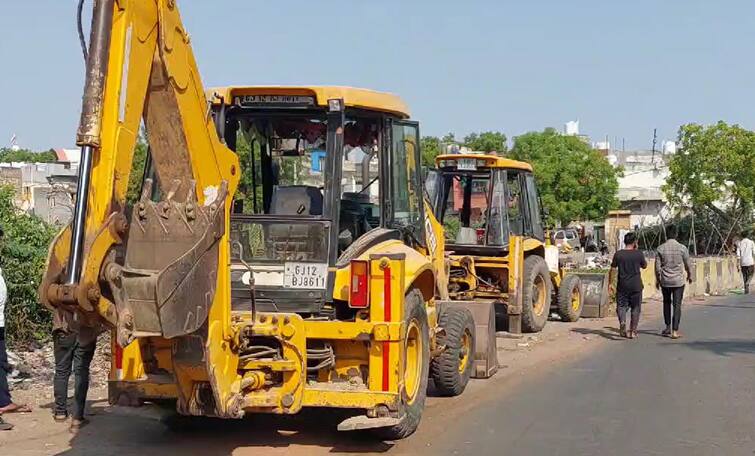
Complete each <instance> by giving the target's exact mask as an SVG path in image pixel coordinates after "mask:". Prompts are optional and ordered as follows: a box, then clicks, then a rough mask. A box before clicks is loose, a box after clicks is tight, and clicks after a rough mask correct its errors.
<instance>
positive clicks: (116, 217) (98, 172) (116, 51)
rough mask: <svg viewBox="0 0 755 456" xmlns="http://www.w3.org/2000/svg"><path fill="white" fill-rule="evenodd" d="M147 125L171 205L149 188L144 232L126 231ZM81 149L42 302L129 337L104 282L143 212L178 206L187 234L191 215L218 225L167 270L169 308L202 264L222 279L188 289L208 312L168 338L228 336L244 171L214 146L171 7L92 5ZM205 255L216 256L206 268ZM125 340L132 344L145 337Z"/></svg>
mask: <svg viewBox="0 0 755 456" xmlns="http://www.w3.org/2000/svg"><path fill="white" fill-rule="evenodd" d="M142 121H143V122H144V126H145V128H146V131H147V135H148V141H149V146H150V155H151V160H152V163H153V167H154V169H155V171H156V176H157V181H158V183H159V184H160V186H161V191H162V194H163V197H164V198H165V199H164V201H163V202H161V203H159V204H154V203H152V202H151V201H150V196H151V195H149V194H148V192H145V194H144V195H143V197H142V200H141V201H140V202H139V203H138V204H137V206H136V207H135V208H134V213H135V214H137V215H135V216H134V217H132V219H133V220H136V221H138V223H139V227H138V228H139V229H137V228H134V227H130V226H129V225H130V223H129V218H127V214H126V212H125V210H126V192H127V188H128V181H129V174H130V171H131V167H132V159H133V151H134V146H135V142H136V138H137V135H138V132H139V128H140V124H141V122H142ZM77 145H78V146H80V147H81V151H82V156H81V157H82V158H81V162H80V168H79V180H78V188H77V198H76V206H75V211H74V212H75V213H74V218H73V220H72V222H71V224H70V225H69V226H67V227H66V228H65V229H64V230H63V231H62V232H61V233H60V234H59V235H58V236H57V237H56V238H55V240H54V241H53V244H52V245H51V247H50V252H49V256H48V262H47V269H46V271H45V274H44V277H43V280H42V283H41V285H40V290H39V291H40V293H39V295H40V300H41V301H42V302H43V303H44V304H45V305H47V306H48V307H50V308H59V309H63V310H65V311H72V312H75V313H76V314H77V315H78V316H79V317H81V318H82V319H83V321H84V322H86V323H94V322H95V321H98V320H99V322H102V321H104V322H105V323H107V324H108V325H110V326H111V327H119V329H123V328H125V330H127V329H128V326H129V322H128V321H124V320H125V319H126V317H127V316H126V315H124V312H123V311H122V308H121V307H119V306H118V305H117V302H116V301H117V299H114V296H113V295H114V294H115V292H114V291H113V290H111V289H110V287H108V286H107V284H108V283H116V282H117V281H116V279H117V277H115V275H117V273H118V272H119V271H118V270H117V268H116V267H112V268H110V267H109V266H110V265H111V264H113V263H114V262H115V261H114V260H115V256H116V249H115V247H118V246H122V245H123V244H124V243H126V241H127V239H128V238H130V237H133V236H134V234H133V232H134V231H139V232H146V231H145V230H146V228H145V226H146V222H143V221H139V220H142V218H141V215H144V216H145V218H146V217H148V216H149V214H148V213H150V214H151V213H152V212H155V213H157V211H163V212H164V213H162V212H161V213H160V214H158V215H161V216H163V217H164V219H167V215H168V214H169V213H170V211H175V210H178V209H180V210H181V211H183V212H181V214H180V217H178V219H179V221H183V222H185V225H186V226H188V227H189V232H191V230H192V220H194V219H200V220H206V224H207V226H209V227H211V228H212V229H210V228H207V233H206V235H205V236H203V237H202V236H199V235H196V237H197V239H199V240H197V242H196V243H195V244H196V245H195V246H194V247H193V248H192V249H187V251H186V252H179V253H180V255H179V257H180V258H179V260H176V261H175V262H174V263H172V264H170V265H168V266H165V268H164V269H165V270H166V271H168V272H169V273H170V274H167V275H166V277H168V278H172V279H173V280H174V281H175V283H170V284H168V285H170V286H168V285H166V284H165V283H163V284H162V285H161V284H160V283H159V282H158V284H157V294H158V295H159V294H160V293H163V294H165V295H166V296H165V297H164V298H165V299H164V301H165V302H168V301H170V299H171V298H173V300H174V301H175V299H176V298H177V297H181V296H185V295H186V291H185V290H183V291H182V286H183V285H185V284H184V283H183V282H182V281H183V280H184V278H185V277H186V276H189V277H192V275H191V274H194V276H197V275H201V274H202V271H201V270H199V269H198V268H197V266H196V265H198V264H199V265H203V264H208V262H209V263H211V264H212V265H214V271H213V272H215V274H216V277H214V280H212V282H213V283H211V284H209V285H208V286H207V287H205V288H206V289H205V290H197V289H194V290H192V291H193V292H194V293H196V294H199V295H200V296H201V295H202V293H203V292H204V297H205V301H208V303H209V305H208V309H206V312H205V313H203V312H201V311H197V312H194V314H192V315H193V318H194V320H195V321H191V322H179V327H178V329H175V328H174V329H172V330H171V334H168V335H166V334H162V335H163V336H165V337H168V336H176V335H181V333H188V332H190V331H191V330H195V329H196V327H197V326H200V325H202V324H204V323H205V321H206V322H207V325H208V327H209V328H210V329H209V332H210V333H211V334H214V336H212V337H218V338H219V339H226V340H227V339H228V338H229V337H230V296H229V294H230V290H229V285H228V284H229V277H228V274H229V270H228V268H227V267H224V266H226V265H227V264H229V262H230V261H229V248H228V245H229V244H228V231H229V214H230V207H231V197H232V195H233V193H234V192H235V189H236V186H237V183H238V175H239V172H238V170H239V163H238V158H237V157H236V155H235V154H234V153H233V152H232V151H231V150H230V149H228V148H226V147H225V146H224V145H223V144H222V143H221V142H220V140H219V138H218V135H217V132H216V129H215V126H214V123H213V120H212V118H211V117H210V115H209V108H208V103H207V100H206V98H205V92H204V89H203V87H202V82H201V78H200V76H199V71H198V69H197V65H196V62H195V60H194V55H193V52H192V49H191V46H190V40H189V35H188V34H187V32H186V30H185V29H184V27H183V24H182V22H181V18H180V15H179V11H178V7H177V5H176V2H175V0H94V12H93V17H92V29H91V37H90V42H89V58H88V61H87V69H86V83H85V88H84V96H83V104H82V115H81V121H80V124H79V129H78V133H77ZM145 214H146V215H145ZM155 218H156V219H157V221H156V222H155V223H158V224H160V223H162V224H163V228H164V229H165V231H166V233H165V235H164V236H163V237H162V238H161V239H162V241H164V242H169V241H171V238H170V236H171V234H170V232H169V230H168V229H167V228H166V225H165V223H163V221H161V219H160V218H159V217H155ZM134 223H136V222H134ZM203 227H204V225H203ZM202 242H204V244H202ZM210 254H211V255H210ZM208 255H210V256H214V258H210V259H209V260H208V258H207V257H208ZM194 257H196V258H194ZM192 261H193V263H192ZM189 267H192V268H193V269H191V270H189V269H188V268H189ZM171 268H172V269H171ZM171 274H172V275H171ZM204 275H205V276H206V275H207V274H204ZM211 277H212V275H211ZM114 281H116V282H114ZM164 282H165V281H164ZM182 293H183V294H182ZM161 311H165V312H169V311H170V308H167V307H166V308H163V309H161ZM131 317H133V316H128V318H131ZM183 317H185V316H184V315H176V318H183ZM86 323H85V324H86ZM161 323H162V322H161ZM180 325H184V326H183V328H185V330H182V329H181V328H182V327H181V326H180ZM120 336H121V335H120V334H119V341H120V342H122V344H124V345H125V343H127V342H130V340H132V339H133V338H134V337H137V336H138V334H131V335H130V337H123V338H121V337H120Z"/></svg>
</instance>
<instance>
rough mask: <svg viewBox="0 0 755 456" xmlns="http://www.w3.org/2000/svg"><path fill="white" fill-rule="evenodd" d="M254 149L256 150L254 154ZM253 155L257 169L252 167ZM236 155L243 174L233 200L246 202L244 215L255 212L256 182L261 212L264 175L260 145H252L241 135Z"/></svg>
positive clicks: (238, 139) (258, 205)
mask: <svg viewBox="0 0 755 456" xmlns="http://www.w3.org/2000/svg"><path fill="white" fill-rule="evenodd" d="M252 148H254V151H253V152H252ZM252 153H253V154H254V162H255V163H256V164H257V166H256V167H254V166H252ZM236 154H238V156H239V162H240V164H241V170H242V172H241V177H240V178H239V188H238V190H237V191H236V194H235V195H234V196H233V198H234V200H237V201H238V200H242V201H244V203H243V204H244V213H252V212H253V211H254V192H253V191H252V190H253V188H254V186H253V185H252V182H254V183H256V184H257V185H256V187H257V208H258V210H260V211H261V210H262V175H261V174H260V160H261V151H260V147H259V144H258V143H257V142H255V143H254V144H250V143H249V141H248V140H247V138H246V136H245V135H242V134H239V135H237V136H236Z"/></svg>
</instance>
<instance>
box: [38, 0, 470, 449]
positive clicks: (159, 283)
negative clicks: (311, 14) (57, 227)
mask: <svg viewBox="0 0 755 456" xmlns="http://www.w3.org/2000/svg"><path fill="white" fill-rule="evenodd" d="M88 49H89V52H88V54H89V55H88V59H87V72H86V83H85V90H84V97H83V109H82V116H81V121H80V125H79V130H78V134H77V144H78V145H79V146H80V147H81V151H82V158H81V167H80V174H79V180H78V190H77V199H76V205H75V214H74V217H73V220H72V222H71V224H70V225H69V226H68V227H66V229H65V230H63V231H62V232H61V233H60V234H59V235H58V236H57V238H56V239H55V240H54V243H53V245H52V246H51V248H50V254H49V259H48V264H47V269H46V273H45V276H44V278H43V283H42V284H41V286H40V299H41V300H42V302H44V303H45V304H46V305H47V306H49V307H50V308H53V309H58V310H61V311H66V312H72V313H74V315H75V316H76V319H77V320H79V321H80V323H81V324H82V325H103V324H104V325H106V326H107V327H109V328H111V329H112V334H113V361H112V372H111V376H110V382H109V396H110V401H111V402H112V403H114V404H120V405H126V406H137V405H141V404H143V403H145V402H155V403H163V404H164V403H169V404H175V409H176V410H177V411H178V412H179V413H180V414H181V415H203V416H214V417H223V418H240V417H243V416H244V415H245V414H249V413H276V414H293V413H297V412H298V411H299V410H301V409H302V408H303V407H337V408H347V409H353V410H354V416H352V417H350V418H349V419H347V420H346V421H344V422H343V423H341V425H339V429H342V430H354V429H375V430H376V431H379V433H380V435H382V436H383V437H387V438H392V439H395V438H402V437H406V436H407V435H409V434H411V433H412V432H413V431H414V430H415V429H416V428H417V425H418V423H419V421H420V417H421V415H422V411H423V408H424V402H425V396H426V387H427V383H428V377H429V376H432V377H433V378H434V380H435V381H434V383H435V386H436V388H438V390H439V391H440V392H441V393H444V394H449V395H450V394H459V393H461V391H462V390H463V389H464V386H465V385H466V381H467V380H468V378H469V376H470V375H471V371H472V367H473V364H474V363H473V360H472V353H474V326H473V324H472V323H471V322H472V317H471V314H470V313H469V311H468V310H465V309H459V308H451V307H449V308H448V309H445V310H444V311H443V312H442V313H440V312H439V310H438V308H436V306H435V300H434V298H435V296H436V294H438V296H440V297H447V279H446V275H445V267H444V261H445V259H444V255H443V252H444V236H443V233H442V227H441V225H440V224H439V223H438V222H437V220H436V219H435V217H434V215H433V213H432V211H431V210H430V206H429V205H428V204H427V202H426V200H425V198H424V190H423V180H422V177H421V170H420V168H419V163H420V162H419V157H420V151H419V127H418V124H417V123H416V122H413V121H411V120H408V117H409V111H408V108H407V107H406V105H405V104H404V103H403V102H402V101H401V99H399V98H398V97H396V96H393V95H390V94H385V93H378V92H374V91H370V90H363V89H352V88H343V87H252V86H250V87H225V88H218V89H211V90H208V91H205V89H204V88H203V86H202V83H201V79H200V75H199V71H198V69H197V65H196V63H195V60H194V56H193V53H192V49H191V46H190V40H189V35H188V33H187V31H186V30H185V29H184V26H183V24H182V22H181V19H180V16H179V12H178V7H177V4H176V2H175V0H141V1H133V0H131V1H123V0H95V2H94V12H93V20H92V32H91V38H90V43H89V46H88ZM142 122H143V125H144V128H145V131H146V136H147V140H148V143H149V153H148V159H147V165H146V170H145V172H144V178H143V186H142V191H141V196H140V198H139V199H138V201H137V202H136V203H135V204H133V205H130V204H127V199H126V192H127V186H128V181H129V173H130V171H131V167H132V157H133V151H134V145H135V141H136V138H137V134H138V133H139V129H140V125H141V124H142Z"/></svg>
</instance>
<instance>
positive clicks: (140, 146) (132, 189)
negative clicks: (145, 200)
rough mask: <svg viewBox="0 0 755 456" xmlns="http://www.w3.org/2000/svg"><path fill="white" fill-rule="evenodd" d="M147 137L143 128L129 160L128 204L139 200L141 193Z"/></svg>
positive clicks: (145, 162)
mask: <svg viewBox="0 0 755 456" xmlns="http://www.w3.org/2000/svg"><path fill="white" fill-rule="evenodd" d="M148 149H149V146H148V145H147V139H146V138H145V133H144V130H143V129H142V131H141V132H140V133H139V136H137V137H136V145H135V146H134V157H133V159H132V161H131V174H129V176H128V192H127V193H126V201H127V203H128V204H134V203H135V202H137V201H138V200H139V197H140V196H141V193H142V181H143V180H144V167H145V166H146V164H147V150H148Z"/></svg>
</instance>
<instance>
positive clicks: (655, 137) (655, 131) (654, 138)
mask: <svg viewBox="0 0 755 456" xmlns="http://www.w3.org/2000/svg"><path fill="white" fill-rule="evenodd" d="M657 139H658V129H657V128H653V155H652V157H651V159H650V163H651V164H653V163H655V142H656V140H657Z"/></svg>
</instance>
